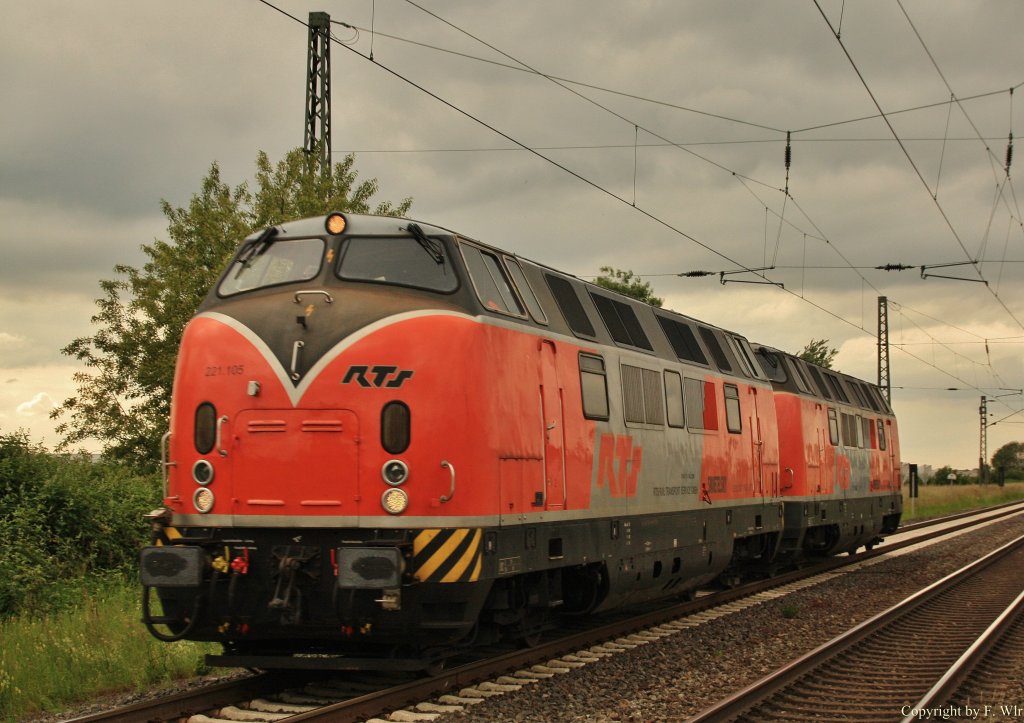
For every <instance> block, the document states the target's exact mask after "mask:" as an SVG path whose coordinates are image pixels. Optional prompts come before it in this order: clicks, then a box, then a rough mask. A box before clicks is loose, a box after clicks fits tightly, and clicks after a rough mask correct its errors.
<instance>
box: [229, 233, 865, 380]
mask: <svg viewBox="0 0 1024 723" xmlns="http://www.w3.org/2000/svg"><path fill="white" fill-rule="evenodd" d="M344 216H345V220H346V228H345V233H347V234H353V235H363V234H366V235H393V234H394V235H397V234H402V233H407V228H408V225H409V224H410V223H415V224H417V225H418V226H419V227H420V228H421V229H422V230H423V232H424V233H426V234H430V235H434V236H453V237H455V238H459V239H465V240H467V241H472V242H473V243H474V244H476V245H479V246H481V247H484V248H487V249H490V250H492V251H494V252H497V253H499V254H507V255H510V256H514V257H516V258H518V259H521V260H523V261H526V262H527V263H529V264H532V265H534V266H537V267H539V268H541V269H543V270H545V271H547V272H550V273H555V274H558V275H560V276H563V277H568V278H571V279H573V280H575V281H577V282H579V283H581V284H584V285H585V286H587V287H590V288H594V289H600V292H601V293H602V294H613V295H615V296H617V297H618V298H620V299H622V300H623V302H625V303H629V304H631V305H632V304H635V305H639V306H649V305H647V304H644V303H643V302H641V301H638V300H637V299H634V298H633V297H630V296H627V295H625V294H622V293H620V292H617V291H614V290H612V289H607V288H605V287H603V286H599V285H597V284H594V283H593V282H590V281H587V280H586V279H581V278H579V277H577V276H574V275H573V274H570V273H567V272H565V271H561V270H559V269H555V268H553V267H551V266H548V265H547V264H543V263H540V262H537V261H533V260H532V259H528V258H525V257H522V256H519V254H515V253H512V252H509V251H505V250H504V249H501V248H499V247H497V246H492V245H490V244H487V243H485V242H482V241H478V240H476V239H474V238H471V237H468V236H465V235H463V234H460V233H458V232H456V231H452V230H451V229H448V228H445V227H443V226H437V225H435V224H431V223H426V222H423V221H418V220H415V219H410V218H405V217H400V216H376V215H370V214H357V213H344ZM326 218H327V216H326V215H324V216H315V217H312V218H304V219H299V220H295V221H288V222H287V223H283V224H278V225H277V226H276V227H275V228H277V230H278V234H279V235H278V238H282V237H283V238H287V237H292V238H301V237H307V236H321V235H323V234H324V233H325V227H324V221H325V219H326ZM262 232H263V231H262V229H261V230H257V231H254V232H253V233H252V234H250V235H249V236H248V237H247V238H246V241H250V240H253V239H256V238H258V237H259V236H260V234H261V233H262ZM652 308H658V310H659V311H660V312H662V313H665V314H669V315H671V316H674V317H677V318H680V319H683V320H686V321H687V322H691V323H694V324H698V325H701V326H706V327H710V328H713V329H718V330H720V331H722V332H724V333H728V334H734V335H736V336H740V337H743V338H746V336H745V335H744V334H739V333H738V332H733V331H730V330H728V329H725V328H724V327H720V326H717V325H715V324H712V323H709V322H706V321H703V320H700V319H696V318H694V317H691V316H688V315H686V314H682V313H680V312H678V311H674V310H672V309H662V308H660V307H652ZM754 347H755V348H757V347H763V348H764V349H765V350H767V351H770V352H773V353H776V354H782V355H785V356H788V357H791V358H798V357H795V355H793V354H790V353H788V352H784V351H782V350H779V349H775V348H773V347H770V346H768V345H766V344H761V343H757V342H755V343H754ZM807 363H808V364H809V363H810V362H807ZM819 369H820V367H819ZM822 371H824V369H822ZM828 371H829V372H830V373H832V374H837V375H839V376H840V377H842V378H844V379H849V380H851V381H857V382H860V383H862V384H868V385H869V386H874V385H872V384H871V383H870V382H865V381H864V380H861V379H857V378H856V377H852V376H850V375H848V374H844V373H842V372H839V371H837V370H831V369H830V370H828Z"/></svg>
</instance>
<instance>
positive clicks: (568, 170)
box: [260, 0, 955, 377]
mask: <svg viewBox="0 0 1024 723" xmlns="http://www.w3.org/2000/svg"><path fill="white" fill-rule="evenodd" d="M260 2H261V3H263V4H265V5H268V6H270V7H271V8H273V9H274V10H276V11H278V12H280V13H282V14H284V15H286V16H287V17H289V18H291V19H292V20H294V21H296V22H297V23H299V24H302V25H305V23H304V22H303V21H302V20H300V19H298V18H296V17H294V16H292V15H290V14H289V13H287V12H284V11H283V10H281V9H280V8H277V7H276V6H274V5H272V4H271V3H269V2H267V0H260ZM413 4H414V3H413ZM334 41H335V42H339V41H338V40H337V39H334ZM339 44H341V45H343V47H345V48H346V49H347V50H349V51H350V52H353V53H354V54H356V55H358V56H360V57H362V58H364V59H366V60H370V58H368V57H367V56H366V55H365V54H363V53H361V52H359V51H357V50H355V49H354V48H351V47H349V46H347V45H345V44H343V43H340V42H339ZM499 52H500V51H499ZM370 62H372V63H373V64H374V65H376V66H377V67H378V68H380V69H381V70H383V71H385V72H387V73H389V74H391V75H393V76H395V77H396V78H398V79H400V80H402V81H403V82H405V83H407V84H409V85H410V86H412V87H414V88H416V89H418V90H420V91H421V92H423V93H425V94H426V95H428V96H430V97H432V98H434V99H435V100H437V101H438V102H441V103H442V104H444V105H446V106H448V107H449V108H451V109H452V110H454V111H456V112H458V113H460V114H462V115H464V116H466V117H467V118H470V119H471V120H473V121H474V122H477V123H479V124H480V125H481V126H483V127H485V128H487V129H488V130H491V131H492V132H494V133H496V134H497V135H499V136H501V137H503V138H505V139H506V140H508V141H510V142H512V143H514V144H516V145H517V146H518V147H520V148H522V149H523V150H525V151H528V152H530V153H532V154H534V155H536V156H538V157H540V158H541V159H543V160H545V161H547V162H549V163H551V164H552V165H554V166H556V167H557V168H559V169H561V170H562V171H564V172H566V173H568V174H569V175H571V176H573V177H575V178H577V179H578V180H580V181H582V182H584V183H585V184H587V185H589V186H591V187H592V188H594V189H596V190H598V191H600V192H602V193H604V194H606V195H607V196H610V197H612V198H614V199H615V200H618V201H620V202H621V203H625V204H627V205H630V206H631V207H632V208H634V209H635V210H636V211H637V212H639V213H641V214H643V215H644V216H646V217H648V218H650V219H651V220H653V221H655V222H657V223H659V224H661V225H662V226H664V227H665V228H667V229H669V230H671V231H673V232H675V233H677V234H679V235H681V236H683V237H685V238H687V239H689V240H690V241H692V242H693V243H695V244H697V245H698V246H700V247H702V248H704V249H706V250H707V251H709V252H711V253H713V254H715V255H717V256H719V257H720V258H723V259H724V260H727V261H728V262H729V263H731V264H734V265H736V266H737V267H739V268H741V269H744V270H746V271H748V272H751V273H754V272H755V271H761V270H754V269H750V268H749V267H747V266H746V265H744V264H742V263H739V262H738V261H736V260H734V259H731V258H729V257H728V256H727V255H726V254H724V253H722V252H721V251H719V250H717V249H715V248H714V247H712V246H710V245H709V244H707V243H704V242H702V241H700V240H698V239H696V238H694V237H693V236H692V235H690V234H688V233H686V232H684V231H682V230H681V229H679V228H677V227H675V226H673V225H672V224H669V223H668V222H666V221H664V220H663V219H661V218H659V217H658V216H657V215H655V214H654V213H653V212H651V211H648V210H645V209H642V208H640V207H638V206H635V205H633V204H631V203H630V202H629V201H628V200H626V199H625V198H623V197H621V196H620V195H618V194H616V193H614V192H612V191H610V190H609V189H607V188H604V187H603V186H601V185H600V184H598V183H596V182H594V181H593V180H591V179H588V178H586V177H585V176H583V175H582V174H580V173H578V172H576V171H574V170H572V169H571V168H568V167H567V166H565V165H564V164H562V163H559V162H557V161H555V160H554V159H552V158H550V157H548V156H545V155H544V154H543V153H540V152H538V150H537V149H536V148H534V147H531V146H528V145H527V144H525V143H521V142H520V141H518V140H517V139H515V138H513V137H512V136H510V135H509V134H507V133H504V132H503V131H501V130H499V129H498V128H496V127H494V126H493V125H491V124H489V123H487V122H485V121H483V120H482V119H480V118H478V117H476V116H474V115H473V114H471V113H469V112H468V111H466V110H464V109H462V108H459V107H458V106H457V105H455V104H454V103H452V102H450V101H448V100H446V99H444V98H442V97H441V96H439V95H438V94H436V93H434V92H432V91H430V90H428V89H427V88H425V87H423V86H422V85H421V84H418V83H416V82H415V81H412V80H411V79H409V78H407V77H405V76H403V75H402V74H401V73H399V72H398V71H396V70H394V69H392V68H390V67H387V66H385V65H383V64H381V63H380V62H378V61H377V60H370ZM570 92H573V91H570ZM584 99H585V100H588V102H592V101H590V99H587V98H586V97H585V96H584ZM595 105H598V107H601V106H600V104H595ZM613 114H614V112H613ZM616 115H617V114H616ZM883 115H884V114H883ZM620 117H621V116H620ZM656 137H660V136H656ZM897 140H898V139H897ZM673 145H675V144H673ZM694 155H697V157H699V158H703V157H701V156H699V155H698V154H694ZM704 160H706V161H707V162H709V163H711V164H712V165H715V166H717V167H719V168H722V169H723V170H726V171H728V170H729V169H727V168H725V167H724V166H721V165H720V164H717V163H715V162H714V161H711V160H709V159H704ZM734 175H736V174H734ZM747 180H750V181H751V182H757V183H760V182H758V181H756V180H755V179H749V178H748V179H747ZM762 185H766V186H767V185H768V184H762ZM777 190H778V189H777ZM797 207H798V208H799V205H797ZM801 213H803V215H804V217H805V218H807V219H808V220H809V221H810V218H809V216H807V214H806V213H805V212H804V211H803V210H802V209H801ZM811 223H812V225H813V221H811ZM819 233H820V231H819ZM821 235H822V237H824V235H823V234H821ZM826 243H828V241H827V239H826ZM840 255H841V254H840ZM844 260H846V259H845V257H844ZM847 264H848V266H852V265H850V264H849V261H848V260H847ZM757 275H759V276H760V277H761V278H763V279H764V280H765V281H768V282H771V280H770V279H767V277H765V276H764V275H763V274H757ZM862 278H863V277H862ZM787 291H788V290H787ZM789 293H791V294H792V295H794V296H797V297H798V298H800V299H801V300H803V301H804V302H805V303H808V304H810V305H811V306H813V307H815V308H817V309H818V310H820V311H822V312H824V313H826V314H827V315H829V316H831V317H833V318H835V319H836V320H838V321H840V322H842V323H845V324H848V325H850V326H852V327H854V328H856V329H858V330H860V331H864V332H865V333H868V334H870V335H873V333H872V332H870V331H868V330H867V329H865V328H864V327H863V324H861V325H858V324H856V323H855V322H852V321H850V320H848V319H846V318H844V317H842V316H841V315H839V314H837V313H835V312H833V311H832V310H830V309H827V308H825V307H823V306H822V305H820V304H818V303H817V302H815V301H813V300H811V299H808V298H806V297H804V296H803V295H797V294H794V293H793V292H791V291H790V292H789ZM910 356H914V355H913V354H910ZM915 358H916V357H915ZM925 363H927V362H925ZM936 368H937V367H936ZM939 371H941V372H943V373H946V374H949V375H950V376H954V377H955V375H952V374H950V373H949V372H946V371H945V370H942V369H939Z"/></svg>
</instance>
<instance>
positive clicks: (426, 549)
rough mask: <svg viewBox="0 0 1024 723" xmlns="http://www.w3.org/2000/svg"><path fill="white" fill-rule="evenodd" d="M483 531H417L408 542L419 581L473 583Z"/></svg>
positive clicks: (480, 554) (475, 576)
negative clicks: (409, 542) (410, 544)
mask: <svg viewBox="0 0 1024 723" xmlns="http://www.w3.org/2000/svg"><path fill="white" fill-rule="evenodd" d="M482 540H483V530H480V529H476V530H470V529H465V528H463V529H454V530H436V529H431V530H420V531H419V532H418V533H416V537H415V539H414V540H413V543H412V551H413V570H414V573H413V574H414V575H415V576H416V579H417V580H419V581H420V582H476V581H477V580H479V579H480V568H481V566H482V565H483V555H482V547H481V544H480V543H481V541H482Z"/></svg>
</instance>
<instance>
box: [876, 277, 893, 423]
mask: <svg viewBox="0 0 1024 723" xmlns="http://www.w3.org/2000/svg"><path fill="white" fill-rule="evenodd" d="M878 386H879V388H881V390H882V392H883V393H884V394H885V401H887V402H889V404H890V405H891V404H892V382H891V381H890V379H889V299H888V297H886V296H879V297H878Z"/></svg>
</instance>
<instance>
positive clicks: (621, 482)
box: [597, 434, 644, 497]
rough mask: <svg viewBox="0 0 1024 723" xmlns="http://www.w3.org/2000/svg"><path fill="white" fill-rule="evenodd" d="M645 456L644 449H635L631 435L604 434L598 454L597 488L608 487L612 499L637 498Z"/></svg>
mask: <svg viewBox="0 0 1024 723" xmlns="http://www.w3.org/2000/svg"><path fill="white" fill-rule="evenodd" d="M643 456H644V450H643V447H634V446H633V437H631V436H630V435H628V434H624V435H616V434H602V435H601V439H600V450H599V452H598V454H597V486H598V487H607V488H608V491H609V492H610V493H611V496H612V497H635V496H636V478H637V476H638V475H639V474H640V465H641V463H642V462H643Z"/></svg>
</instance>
